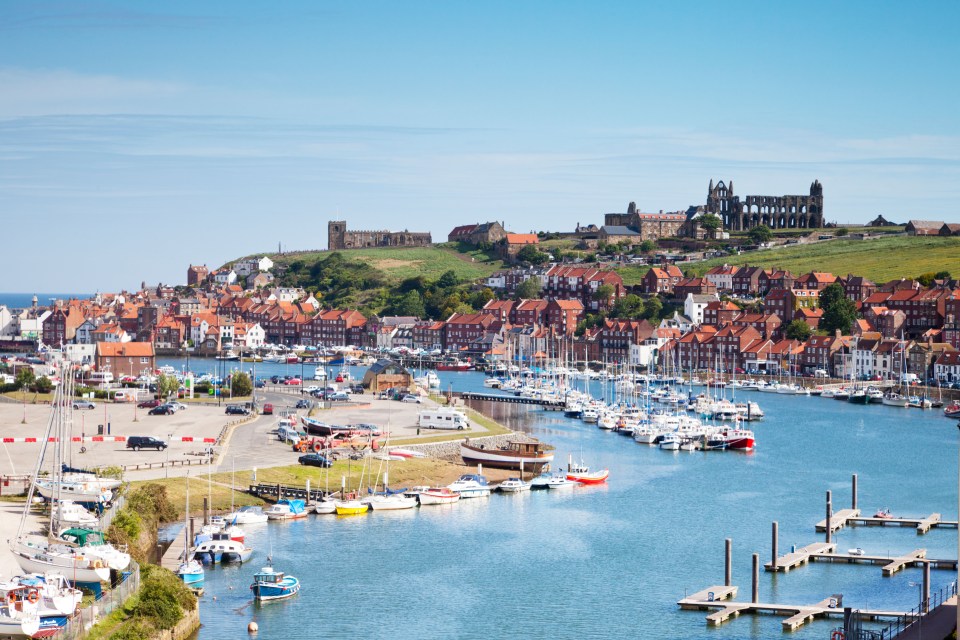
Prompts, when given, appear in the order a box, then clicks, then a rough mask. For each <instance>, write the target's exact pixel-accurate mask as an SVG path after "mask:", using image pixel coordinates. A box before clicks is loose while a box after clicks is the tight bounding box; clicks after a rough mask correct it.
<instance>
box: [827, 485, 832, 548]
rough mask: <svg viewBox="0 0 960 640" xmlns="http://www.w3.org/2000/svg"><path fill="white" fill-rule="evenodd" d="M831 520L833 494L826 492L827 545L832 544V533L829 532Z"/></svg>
mask: <svg viewBox="0 0 960 640" xmlns="http://www.w3.org/2000/svg"><path fill="white" fill-rule="evenodd" d="M832 519H833V492H831V491H829V490H828V491H827V543H828V544H829V543H830V542H833V539H832V536H833V532H832V531H830V520H832Z"/></svg>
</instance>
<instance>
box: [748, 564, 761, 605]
mask: <svg viewBox="0 0 960 640" xmlns="http://www.w3.org/2000/svg"><path fill="white" fill-rule="evenodd" d="M751 595H752V597H753V599H752V600H751V601H750V602H754V603H756V602H760V554H759V553H755V554H753V591H752V592H751Z"/></svg>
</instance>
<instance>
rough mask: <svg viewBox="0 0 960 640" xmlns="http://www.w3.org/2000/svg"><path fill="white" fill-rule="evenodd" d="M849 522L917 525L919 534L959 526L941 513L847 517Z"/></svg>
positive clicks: (862, 524)
mask: <svg viewBox="0 0 960 640" xmlns="http://www.w3.org/2000/svg"><path fill="white" fill-rule="evenodd" d="M847 524H849V525H850V526H864V527H915V528H916V530H917V535H922V534H924V533H927V532H929V531H930V529H937V528H945V529H956V528H957V521H956V520H943V519H942V518H941V515H940V514H939V513H931V514H930V515H928V516H927V517H925V518H876V517H862V516H861V517H853V518H847Z"/></svg>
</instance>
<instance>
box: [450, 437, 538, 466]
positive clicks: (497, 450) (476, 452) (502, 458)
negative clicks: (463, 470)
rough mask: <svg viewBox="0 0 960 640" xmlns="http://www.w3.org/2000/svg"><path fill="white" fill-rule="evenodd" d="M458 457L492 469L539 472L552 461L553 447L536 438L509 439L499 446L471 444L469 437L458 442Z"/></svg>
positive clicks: (467, 462) (465, 461)
mask: <svg viewBox="0 0 960 640" xmlns="http://www.w3.org/2000/svg"><path fill="white" fill-rule="evenodd" d="M460 457H462V458H463V462H464V464H467V465H478V464H482V465H483V466H485V467H492V468H494V469H516V470H518V471H519V470H520V469H521V468H522V469H523V470H524V471H530V472H532V473H537V472H539V471H540V470H541V469H542V468H543V467H544V466H545V465H548V464H550V463H551V462H553V447H551V446H550V445H547V444H544V443H542V442H540V441H538V440H511V441H509V442H507V444H505V445H503V446H500V447H487V446H485V445H484V444H472V443H471V442H470V438H467V439H466V440H464V441H463V442H461V443H460Z"/></svg>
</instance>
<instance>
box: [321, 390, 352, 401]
mask: <svg viewBox="0 0 960 640" xmlns="http://www.w3.org/2000/svg"><path fill="white" fill-rule="evenodd" d="M325 397H326V398H327V400H334V401H336V402H347V401H349V400H350V394H349V393H347V392H346V391H335V392H333V393H327V394H325Z"/></svg>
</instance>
